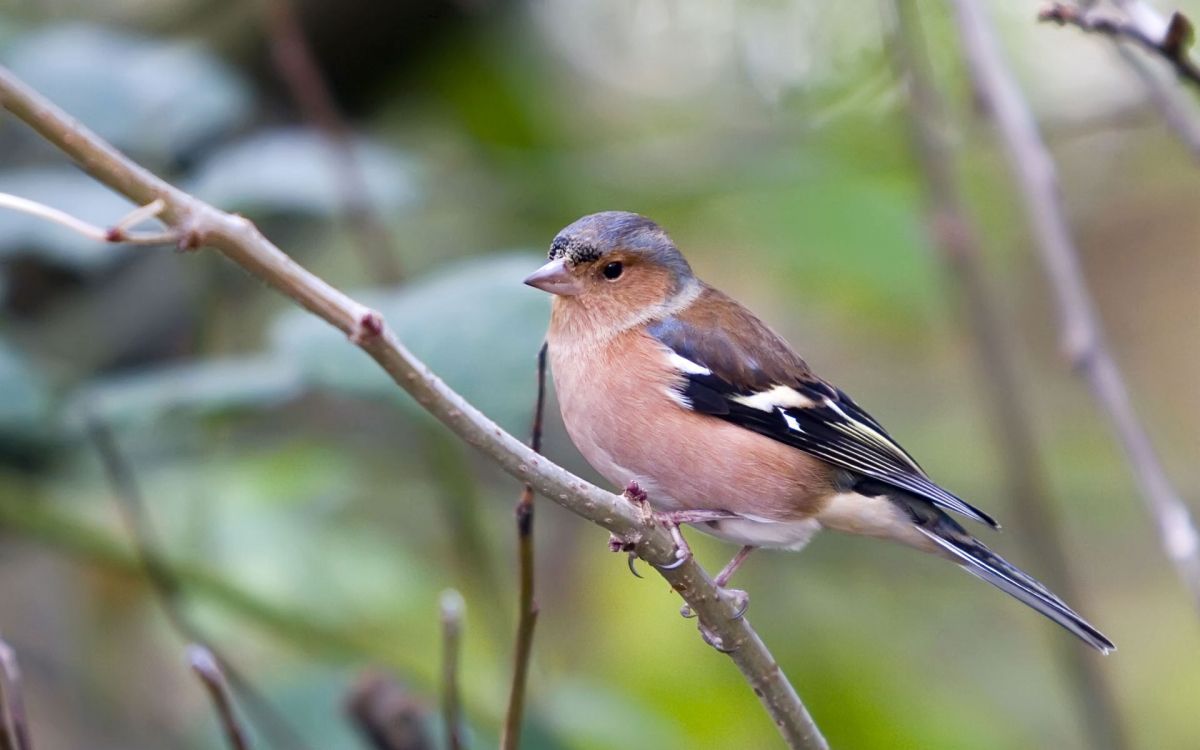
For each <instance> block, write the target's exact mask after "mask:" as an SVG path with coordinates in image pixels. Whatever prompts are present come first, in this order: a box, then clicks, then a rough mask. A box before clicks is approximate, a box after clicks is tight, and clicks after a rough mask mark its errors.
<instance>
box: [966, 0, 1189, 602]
mask: <svg viewBox="0 0 1200 750" xmlns="http://www.w3.org/2000/svg"><path fill="white" fill-rule="evenodd" d="M954 7H955V9H956V14H955V16H956V21H957V24H958V33H959V37H960V40H959V41H960V45H961V48H962V54H963V56H964V59H965V61H966V64H967V68H968V70H969V73H970V76H971V79H972V81H973V83H974V86H975V90H976V94H977V96H978V97H980V99H981V101H983V102H984V103H985V105H986V110H987V112H988V115H989V116H990V117H991V119H992V120H993V121H994V123H995V125H996V129H997V132H998V134H999V137H1000V140H1001V142H1002V143H1003V145H1004V148H1005V150H1006V151H1007V154H1008V162H1009V166H1010V167H1011V168H1012V170H1013V172H1014V175H1015V178H1016V181H1017V184H1018V187H1019V191H1020V194H1021V198H1022V200H1023V201H1024V203H1025V211H1026V213H1027V215H1028V217H1029V222H1030V229H1031V230H1032V233H1033V237H1034V240H1035V243H1036V245H1037V247H1038V250H1039V257H1040V258H1041V260H1042V263H1043V265H1044V267H1045V273H1046V277H1047V279H1048V280H1049V282H1050V284H1051V287H1052V289H1053V291H1054V294H1055V298H1056V302H1057V306H1058V316H1059V326H1060V334H1061V337H1062V347H1063V351H1064V353H1065V354H1066V356H1067V358H1068V359H1069V361H1070V362H1071V363H1072V365H1073V366H1074V367H1075V369H1076V370H1077V371H1078V372H1079V373H1080V375H1081V376H1082V377H1083V378H1084V379H1085V380H1086V381H1087V384H1088V386H1089V388H1090V389H1091V392H1092V396H1093V397H1094V398H1095V400H1096V402H1097V405H1098V406H1099V408H1100V410H1101V412H1102V413H1103V414H1104V416H1105V417H1106V418H1107V419H1108V421H1109V422H1110V426H1111V428H1112V430H1113V432H1114V434H1115V435H1116V437H1117V439H1118V440H1119V441H1120V443H1121V445H1122V447H1123V448H1124V450H1125V453H1126V456H1127V458H1128V460H1129V463H1130V465H1131V467H1132V469H1133V471H1134V474H1135V476H1136V478H1137V481H1138V486H1139V488H1140V489H1141V492H1142V497H1143V499H1144V500H1145V507H1146V510H1147V512H1148V513H1149V514H1150V516H1151V518H1152V519H1153V520H1154V522H1155V524H1156V526H1157V530H1158V536H1159V541H1160V543H1161V545H1162V548H1163V551H1164V552H1165V553H1166V555H1167V558H1168V559H1170V560H1171V562H1172V563H1173V564H1174V565H1175V568H1176V572H1177V573H1178V575H1179V577H1180V579H1182V581H1183V583H1184V585H1185V586H1186V587H1187V588H1188V590H1189V592H1190V593H1191V596H1192V598H1193V602H1194V604H1195V605H1196V606H1197V607H1200V535H1197V532H1196V528H1195V525H1194V524H1193V522H1192V518H1191V513H1190V512H1189V511H1188V509H1187V506H1186V505H1185V504H1184V503H1183V500H1182V499H1181V498H1180V496H1179V494H1178V493H1177V492H1176V491H1175V488H1174V487H1173V486H1172V485H1171V481H1170V479H1168V478H1167V475H1166V471H1165V470H1164V469H1163V466H1162V464H1161V462H1160V461H1159V459H1158V456H1157V454H1156V453H1155V452H1154V448H1153V446H1152V445H1151V443H1150V438H1149V436H1148V435H1147V433H1146V430H1145V428H1144V427H1143V426H1142V424H1141V423H1140V422H1139V421H1138V418H1137V414H1136V413H1135V412H1134V409H1133V404H1132V403H1131V401H1130V398H1129V390H1128V388H1127V386H1126V385H1125V380H1124V378H1123V377H1122V375H1121V371H1120V369H1119V368H1118V367H1117V363H1116V361H1115V360H1114V359H1113V356H1112V353H1111V352H1110V351H1109V348H1108V345H1107V343H1106V341H1105V339H1104V335H1103V332H1102V330H1101V327H1100V322H1099V320H1098V319H1097V316H1096V312H1095V306H1094V304H1093V302H1092V299H1091V296H1090V295H1089V293H1088V290H1087V287H1086V285H1085V284H1084V281H1083V274H1082V272H1081V271H1080V268H1079V260H1078V251H1077V250H1076V247H1075V243H1074V240H1073V239H1072V237H1071V230H1070V227H1069V226H1068V223H1067V219H1066V212H1065V209H1064V207H1063V203H1062V196H1061V193H1060V192H1059V187H1058V178H1057V175H1056V173H1055V169H1054V161H1053V160H1052V159H1051V157H1050V152H1049V150H1048V149H1047V148H1046V144H1045V143H1044V142H1043V141H1042V138H1041V135H1040V134H1039V133H1038V129H1037V125H1036V123H1035V122H1034V120H1033V115H1032V114H1031V113H1030V111H1029V107H1028V106H1027V104H1026V102H1025V99H1024V97H1023V96H1022V95H1021V90H1020V88H1019V87H1018V86H1017V83H1016V80H1015V79H1014V78H1013V76H1012V73H1011V72H1010V71H1009V70H1008V68H1007V66H1006V65H1005V62H1004V58H1003V54H1002V52H1001V50H1000V47H999V44H998V42H997V40H996V38H995V35H994V34H993V32H992V29H991V26H990V25H989V23H988V19H987V17H986V16H985V14H984V12H983V9H982V8H981V7H980V5H979V2H978V0H954Z"/></svg>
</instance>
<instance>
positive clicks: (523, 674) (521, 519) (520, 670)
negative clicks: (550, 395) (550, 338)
mask: <svg viewBox="0 0 1200 750" xmlns="http://www.w3.org/2000/svg"><path fill="white" fill-rule="evenodd" d="M547 346H548V345H547V344H545V343H543V344H542V348H541V349H539V350H538V354H537V397H536V399H535V400H534V405H533V427H532V428H531V429H530V436H529V447H530V448H532V449H533V450H534V451H536V452H537V453H541V452H542V416H543V413H544V412H545V407H546V350H547ZM516 516H517V559H518V564H517V567H518V571H519V577H520V585H519V591H518V594H517V635H516V645H515V646H514V648H513V676H512V685H511V687H510V688H509V691H508V711H507V712H506V713H505V715H504V731H503V732H502V733H501V735H500V748H501V750H517V748H519V747H520V746H521V720H522V717H524V715H525V684H526V682H527V679H528V676H529V657H530V655H531V654H532V652H533V631H534V627H535V626H536V625H537V616H538V606H537V603H536V602H534V600H533V573H534V559H533V487H530V486H529V485H528V484H526V485H525V488H524V489H523V490H521V497H520V499H519V500H518V501H517V509H516Z"/></svg>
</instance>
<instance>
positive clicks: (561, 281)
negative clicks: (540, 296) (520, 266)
mask: <svg viewBox="0 0 1200 750" xmlns="http://www.w3.org/2000/svg"><path fill="white" fill-rule="evenodd" d="M525 283H526V284H528V285H529V286H531V287H534V288H535V289H541V290H542V291H543V292H550V293H551V294H557V295H560V296H563V297H570V296H573V295H576V294H579V293H580V292H581V291H583V285H582V284H580V282H579V279H577V278H575V277H574V276H572V275H571V271H570V269H568V268H567V264H566V263H565V262H563V259H562V258H559V259H557V260H552V261H550V262H549V263H547V264H546V265H544V266H542V267H541V268H539V269H538V270H536V271H534V272H533V273H531V274H529V275H528V276H526V277H525Z"/></svg>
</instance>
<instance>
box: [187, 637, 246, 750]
mask: <svg viewBox="0 0 1200 750" xmlns="http://www.w3.org/2000/svg"><path fill="white" fill-rule="evenodd" d="M187 659H188V665H189V666H191V668H192V671H193V672H195V673H196V676H197V677H199V678H200V682H202V683H203V684H204V687H205V689H206V690H207V691H208V697H209V698H210V699H211V700H212V704H213V708H215V709H216V711H217V718H218V719H219V720H220V722H221V728H222V729H224V730H225V741H226V742H227V743H228V744H229V747H230V748H232V750H249V748H250V740H249V738H248V735H247V734H246V731H245V729H243V728H242V724H241V722H240V721H238V718H237V714H236V713H235V712H234V708H233V699H232V698H230V697H229V686H228V685H227V684H226V682H225V675H224V674H223V673H222V672H221V666H220V664H218V663H217V658H216V657H215V656H214V655H213V653H212V651H209V650H208V649H207V648H205V647H204V646H201V645H200V644H195V643H194V644H192V645H190V646H188V648H187Z"/></svg>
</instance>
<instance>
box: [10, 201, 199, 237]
mask: <svg viewBox="0 0 1200 750" xmlns="http://www.w3.org/2000/svg"><path fill="white" fill-rule="evenodd" d="M163 207H164V204H163V202H162V201H161V200H158V199H155V200H153V201H151V202H150V203H147V204H146V205H144V206H139V207H138V208H135V209H133V210H132V211H130V212H129V213H128V214H126V215H125V216H124V217H122V218H121V219H119V220H118V221H117V223H116V224H113V225H112V226H111V227H109V228H108V229H104V228H103V227H98V226H96V225H95V224H89V223H88V222H86V221H84V220H82V219H79V218H76V217H75V216H72V215H71V214H69V213H67V212H66V211H60V210H58V209H57V208H53V207H51V206H47V205H45V204H44V203H38V202H37V201H31V200H29V199H28V198H22V197H20V196H18V195H10V194H8V193H0V208H7V209H10V210H12V211H18V212H20V213H23V214H29V215H30V216H36V217H37V218H39V219H43V220H45V221H49V222H52V223H54V224H58V225H59V226H63V227H66V228H67V229H70V230H71V231H72V232H75V233H76V234H81V235H83V236H84V237H87V238H88V239H89V240H95V241H96V242H115V243H123V244H126V245H172V244H175V243H176V242H178V241H179V233H178V232H131V231H129V230H131V229H133V227H135V226H137V225H138V224H140V223H142V222H143V221H145V220H146V219H150V218H153V217H154V216H157V215H158V213H159V212H160V211H162V210H163Z"/></svg>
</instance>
